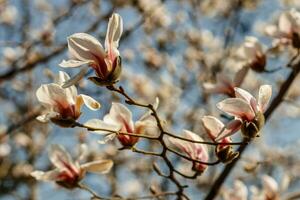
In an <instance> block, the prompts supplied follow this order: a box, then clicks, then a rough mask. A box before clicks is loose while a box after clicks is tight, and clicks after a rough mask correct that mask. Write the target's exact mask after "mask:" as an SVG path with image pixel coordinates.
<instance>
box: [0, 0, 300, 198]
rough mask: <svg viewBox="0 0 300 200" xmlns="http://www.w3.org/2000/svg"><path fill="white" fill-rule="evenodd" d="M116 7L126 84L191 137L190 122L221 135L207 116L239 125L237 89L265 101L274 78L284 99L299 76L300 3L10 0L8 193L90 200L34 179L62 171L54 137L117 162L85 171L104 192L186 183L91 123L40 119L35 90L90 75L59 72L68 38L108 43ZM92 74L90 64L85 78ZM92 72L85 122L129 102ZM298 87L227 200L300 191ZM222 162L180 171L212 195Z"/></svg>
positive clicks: (0, 77) (242, 165) (4, 114)
mask: <svg viewBox="0 0 300 200" xmlns="http://www.w3.org/2000/svg"><path fill="white" fill-rule="evenodd" d="M113 13H118V14H119V15H120V16H121V17H122V19H123V34H122V36H121V39H120V41H119V47H118V51H119V54H120V56H121V58H122V74H121V75H120V77H119V79H120V80H119V83H118V84H120V85H122V87H123V88H125V89H126V91H127V92H128V93H129V94H130V96H131V97H134V99H136V100H137V101H139V102H143V103H145V104H149V103H153V102H156V97H158V98H159V106H158V109H157V112H158V114H159V116H160V118H161V119H162V122H163V126H164V127H167V128H166V129H167V130H168V131H170V132H173V133H176V134H178V135H180V134H181V133H183V131H182V130H183V129H187V130H191V131H192V132H193V133H196V134H197V135H198V136H200V137H201V138H203V139H204V140H205V141H211V139H210V138H209V136H208V135H207V134H206V130H205V128H204V127H203V123H202V118H203V116H206V115H213V116H217V117H218V118H219V119H220V120H221V121H222V122H223V123H227V122H229V121H230V120H231V119H232V118H230V117H228V116H227V115H226V116H224V113H222V112H221V111H220V110H218V108H217V107H216V104H217V103H218V102H220V101H222V100H224V99H225V98H227V96H226V95H228V96H232V95H234V87H240V88H243V89H245V90H246V91H249V92H250V93H251V94H253V96H258V95H257V94H258V92H259V87H260V86H261V85H264V84H268V85H271V86H272V90H273V95H272V97H273V98H274V97H275V96H276V94H277V93H278V90H279V87H280V85H281V84H282V83H283V82H284V81H285V79H286V76H287V75H288V74H289V72H290V71H289V70H290V68H288V67H285V66H286V65H287V63H288V62H289V61H290V60H291V59H292V58H293V56H295V55H296V54H297V50H296V48H299V47H300V1H298V0H227V1H220V0H202V1H197V0H151V1H149V0H53V1H46V0H0V102H1V104H0V109H1V112H0V199H3V200H12V199H28V200H29V199H43V200H48V199H49V200H50V199H89V198H90V196H91V195H90V194H89V193H87V192H86V191H84V190H79V189H73V190H66V189H63V188H62V187H59V186H58V185H56V184H54V183H49V182H39V181H36V180H35V179H34V178H33V177H32V176H30V174H31V173H32V172H33V171H34V170H37V169H38V170H40V171H49V170H51V169H53V166H52V164H51V161H50V160H49V158H48V150H49V149H50V147H51V145H53V144H58V145H62V146H64V148H65V149H66V151H67V152H69V153H70V156H71V157H72V159H73V160H74V161H75V160H77V159H78V158H77V157H78V155H81V153H82V152H81V150H82V149H81V146H82V145H83V144H84V145H86V146H87V149H86V151H85V156H84V158H82V160H81V161H82V162H81V163H88V162H91V161H96V160H112V161H113V162H114V166H113V167H112V168H111V170H110V172H109V173H107V174H103V175H97V174H96V175H95V174H92V173H91V174H90V173H87V174H86V175H85V179H84V183H86V184H87V185H89V186H90V188H92V189H93V190H94V191H96V192H97V193H98V194H101V195H103V196H107V197H111V196H114V195H119V196H122V197H135V196H145V195H147V194H149V191H150V190H149V188H151V191H152V192H153V193H152V194H155V193H160V192H163V191H174V190H176V187H175V186H174V184H173V183H171V182H170V181H168V180H166V179H163V178H162V177H160V176H157V174H156V173H155V172H154V171H153V163H154V162H155V163H157V165H159V166H160V168H161V169H162V171H163V172H167V169H168V168H167V166H165V164H164V162H163V161H162V160H161V159H155V157H151V156H150V157H149V156H145V155H143V154H135V153H134V152H131V151H129V150H122V151H121V150H119V149H120V148H121V147H122V145H121V144H120V142H121V143H122V141H120V142H118V141H117V140H110V141H107V143H106V144H99V142H98V141H99V140H103V137H105V136H103V137H102V136H101V135H99V134H92V133H91V132H89V131H87V130H86V129H81V128H77V127H76V128H61V127H59V126H57V125H55V124H54V123H46V124H45V123H41V122H39V121H37V120H36V119H35V118H36V117H37V116H39V115H40V114H41V113H42V111H44V110H43V107H42V106H41V105H40V103H39V101H38V99H37V97H36V90H37V89H38V88H39V87H40V86H41V85H42V84H49V83H53V82H54V78H55V76H56V75H57V74H58V73H59V71H61V70H63V71H65V72H66V73H67V74H69V75H70V77H74V76H75V75H76V74H78V72H80V69H77V68H61V67H59V64H60V63H61V62H62V60H64V59H65V60H67V59H68V58H69V57H70V53H69V52H68V47H67V37H69V36H71V35H73V34H74V33H88V34H90V35H92V36H93V37H95V38H96V39H97V40H98V41H100V42H101V44H102V46H103V47H104V45H105V44H104V41H105V36H106V30H107V26H108V21H109V18H110V17H111V15H112V14H113ZM282 29H284V30H282ZM298 40H299V41H298ZM298 45H299V46H298ZM73 56H74V55H73ZM243 67H246V68H247V69H246V70H245V69H243ZM89 69H91V68H89ZM93 73H94V72H93V71H92V70H90V71H87V75H86V77H87V76H90V75H91V74H93ZM92 76H94V74H93V75H92ZM86 77H85V78H83V79H81V80H79V82H78V83H77V85H76V87H77V90H78V94H86V95H88V96H90V97H92V98H93V99H95V101H99V102H100V104H101V108H100V105H99V108H100V109H99V110H97V111H93V112H91V111H90V110H89V109H88V108H87V107H82V109H81V112H82V113H83V114H81V115H80V116H79V115H78V116H76V117H79V119H78V121H79V122H81V123H84V122H87V121H88V120H90V119H95V118H96V119H103V117H104V116H105V114H107V113H109V111H110V108H111V106H112V104H111V103H112V102H116V103H118V102H121V103H124V101H123V100H124V99H123V98H122V97H121V96H118V95H116V94H115V93H112V92H110V91H109V90H106V89H105V88H100V87H98V86H97V85H95V84H93V83H92V82H91V81H89V80H88V79H87V78H86ZM299 84H300V76H299V75H298V76H297V77H296V79H295V81H294V83H293V84H292V86H291V87H290V89H289V91H288V92H287V93H288V94H287V95H286V96H285V97H284V101H283V102H282V103H281V104H280V106H279V107H278V108H277V110H276V111H275V112H274V114H272V116H271V118H270V121H268V123H266V124H265V126H264V127H263V129H262V130H261V132H260V134H259V138H256V139H255V140H254V142H253V143H252V144H251V146H250V147H249V148H248V149H247V151H246V152H245V154H243V157H242V158H241V159H240V160H239V163H238V164H237V166H236V167H235V168H234V171H233V172H232V173H231V174H230V176H229V177H228V179H226V182H225V184H224V185H223V187H222V188H221V190H220V193H219V196H218V197H217V198H219V199H225V200H229V199H231V200H232V199H234V200H243V199H245V200H246V199H253V200H258V199H259V200H260V199H261V200H265V199H272V200H277V199H287V198H288V196H289V195H290V194H292V193H296V192H300V191H299V188H300V179H299V177H300V169H299V166H300V157H299V155H300V152H299V151H300V150H299V148H298V147H299V145H300V136H299V131H298V130H299V128H300V123H299V122H300V121H299V120H300V98H299V96H300V87H299ZM72 87H73V86H72ZM97 105H98V104H97ZM126 107H128V109H129V110H130V112H132V116H131V117H132V119H130V120H129V122H128V123H133V122H137V121H139V117H140V116H143V114H144V113H145V111H146V110H145V109H141V108H138V107H135V106H132V105H126ZM77 114H78V113H77ZM124 127H125V125H124ZM123 129H126V128H123ZM149 135H151V134H149ZM153 135H155V133H154V134H153ZM181 136H183V134H181ZM131 139H132V138H131ZM232 140H234V141H241V140H242V138H241V135H240V134H235V135H233V136H232ZM136 142H137V141H135V140H134V142H132V143H136ZM136 146H137V147H138V148H141V149H147V150H149V151H157V150H159V148H160V147H158V144H156V143H150V142H149V141H147V140H144V139H139V141H138V142H137V144H136ZM205 150H206V149H205ZM208 152H209V154H210V155H209V158H210V160H214V159H215V158H214V149H213V148H212V147H210V146H208ZM76 156H77V157H76ZM169 157H170V160H171V161H172V162H173V164H174V165H176V168H177V169H180V170H181V171H183V172H185V173H187V174H191V173H192V172H191V171H192V170H191V169H192V165H193V163H192V162H187V161H184V160H182V159H179V158H178V157H176V156H175V155H172V154H170V155H169ZM204 157H206V154H205V156H204ZM73 164H74V163H73ZM223 166H224V164H219V165H215V166H208V167H207V168H206V169H205V171H203V173H202V174H201V176H199V177H198V178H197V179H195V180H188V179H184V178H182V177H180V178H179V180H180V182H181V183H182V184H186V185H188V186H189V187H188V188H186V189H185V191H186V194H187V195H188V196H189V197H190V198H191V199H203V198H204V197H205V195H206V193H207V192H208V191H209V188H210V187H211V185H212V179H213V178H216V177H217V176H218V174H219V173H220V172H221V170H222V168H223ZM204 168H205V167H204ZM267 197H268V198H267ZM161 199H175V197H174V196H168V197H162V198H161Z"/></svg>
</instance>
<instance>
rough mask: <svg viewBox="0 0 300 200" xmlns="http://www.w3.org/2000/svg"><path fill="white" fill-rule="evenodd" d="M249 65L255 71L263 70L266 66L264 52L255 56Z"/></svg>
mask: <svg viewBox="0 0 300 200" xmlns="http://www.w3.org/2000/svg"><path fill="white" fill-rule="evenodd" d="M249 65H250V68H251V69H252V70H254V71H256V72H264V71H265V67H266V56H265V55H264V54H262V55H259V56H256V59H255V60H254V61H253V62H252V63H250V64H249Z"/></svg>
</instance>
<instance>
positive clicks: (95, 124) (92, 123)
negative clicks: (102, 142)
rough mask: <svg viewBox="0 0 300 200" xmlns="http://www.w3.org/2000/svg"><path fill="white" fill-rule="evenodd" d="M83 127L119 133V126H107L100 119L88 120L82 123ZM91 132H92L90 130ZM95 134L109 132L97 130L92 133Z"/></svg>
mask: <svg viewBox="0 0 300 200" xmlns="http://www.w3.org/2000/svg"><path fill="white" fill-rule="evenodd" d="M84 125H85V126H87V127H90V128H91V129H92V128H93V129H105V130H111V131H119V130H120V129H121V127H120V126H117V125H114V124H109V123H106V122H104V121H102V120H100V119H90V120H89V121H87V122H86V123H84ZM90 131H92V130H90ZM93 132H95V133H99V134H107V133H109V131H104V130H98V131H93Z"/></svg>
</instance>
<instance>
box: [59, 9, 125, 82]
mask: <svg viewBox="0 0 300 200" xmlns="http://www.w3.org/2000/svg"><path fill="white" fill-rule="evenodd" d="M122 32H123V21H122V18H121V16H120V15H118V14H116V13H114V14H113V15H112V17H111V18H110V19H109V22H108V28H107V33H106V38H105V50H104V49H103V47H102V45H101V43H100V42H99V41H98V40H97V39H96V38H94V37H93V36H91V35H89V34H86V33H75V34H73V35H71V36H70V37H68V48H69V53H70V55H71V59H70V60H68V61H65V60H63V61H62V62H61V63H60V66H61V67H71V68H73V67H82V66H83V65H85V66H84V67H83V68H82V69H81V71H80V72H79V73H78V74H77V75H76V76H74V77H73V78H72V79H71V80H70V81H68V82H66V83H65V84H64V87H69V86H71V85H73V84H75V83H76V82H78V81H79V80H80V79H81V78H82V77H83V76H84V75H85V74H86V72H87V71H88V67H91V68H93V69H94V71H95V74H96V77H90V78H89V79H90V80H91V81H93V82H94V83H96V84H99V85H110V84H113V83H115V82H116V81H117V79H118V78H119V76H120V73H121V57H120V53H119V51H118V46H119V40H120V37H121V35H122Z"/></svg>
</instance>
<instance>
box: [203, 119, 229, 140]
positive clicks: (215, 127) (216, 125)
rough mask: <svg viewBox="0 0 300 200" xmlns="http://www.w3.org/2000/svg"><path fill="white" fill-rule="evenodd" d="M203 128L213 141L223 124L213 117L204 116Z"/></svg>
mask: <svg viewBox="0 0 300 200" xmlns="http://www.w3.org/2000/svg"><path fill="white" fill-rule="evenodd" d="M202 123H203V126H204V128H205V130H206V132H207V134H208V135H209V137H210V138H211V139H212V140H215V139H216V137H217V136H218V135H219V133H220V132H221V130H222V129H223V127H224V124H223V123H222V122H221V121H220V120H219V119H217V118H215V117H213V116H204V117H203V118H202Z"/></svg>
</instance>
